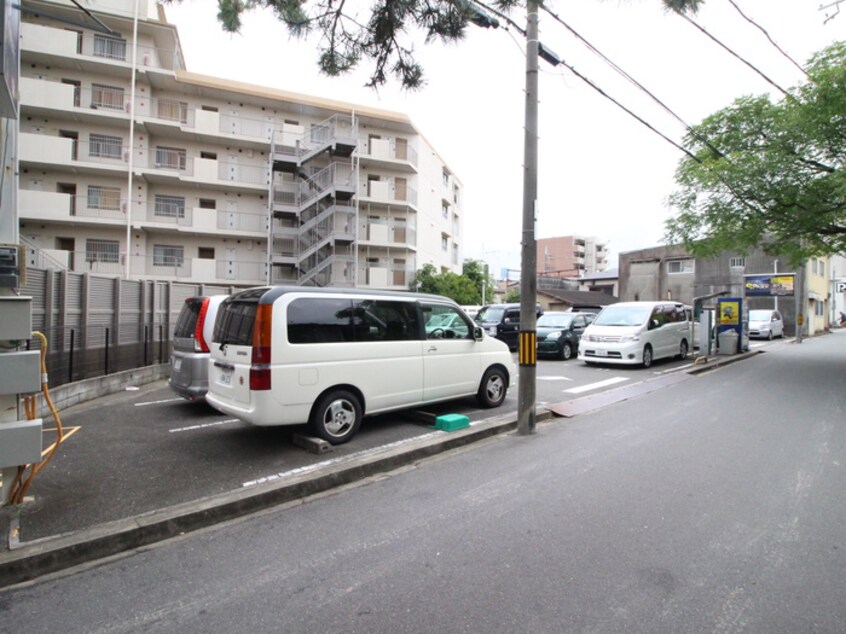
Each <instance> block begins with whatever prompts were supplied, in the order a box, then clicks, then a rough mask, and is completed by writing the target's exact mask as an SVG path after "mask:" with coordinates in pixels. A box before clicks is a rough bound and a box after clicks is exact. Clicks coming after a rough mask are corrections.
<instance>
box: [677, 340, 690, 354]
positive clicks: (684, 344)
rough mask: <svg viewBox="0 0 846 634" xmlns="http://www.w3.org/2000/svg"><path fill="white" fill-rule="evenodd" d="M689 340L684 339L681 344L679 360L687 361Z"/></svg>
mask: <svg viewBox="0 0 846 634" xmlns="http://www.w3.org/2000/svg"><path fill="white" fill-rule="evenodd" d="M687 352H688V350H687V339H682V340H681V343H680V344H679V359H687Z"/></svg>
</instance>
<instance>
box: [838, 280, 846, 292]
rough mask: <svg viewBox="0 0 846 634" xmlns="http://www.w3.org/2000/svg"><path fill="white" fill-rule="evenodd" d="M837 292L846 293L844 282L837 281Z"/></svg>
mask: <svg viewBox="0 0 846 634" xmlns="http://www.w3.org/2000/svg"><path fill="white" fill-rule="evenodd" d="M837 292H838V293H846V282H837Z"/></svg>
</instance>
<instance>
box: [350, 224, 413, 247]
mask: <svg viewBox="0 0 846 634" xmlns="http://www.w3.org/2000/svg"><path fill="white" fill-rule="evenodd" d="M362 220H364V221H363V222H362V223H361V224H360V225H359V226H360V231H359V239H360V241H361V243H362V244H366V245H370V246H401V247H404V248H411V249H413V248H415V247H416V245H417V227H416V226H415V225H413V224H409V223H407V222H397V221H396V220H390V219H387V218H385V219H366V220H365V219H364V218H362Z"/></svg>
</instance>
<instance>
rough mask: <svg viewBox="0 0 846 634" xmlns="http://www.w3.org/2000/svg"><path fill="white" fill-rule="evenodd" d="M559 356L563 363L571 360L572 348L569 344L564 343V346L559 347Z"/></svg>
mask: <svg viewBox="0 0 846 634" xmlns="http://www.w3.org/2000/svg"><path fill="white" fill-rule="evenodd" d="M560 356H561V358H562V359H564V360H565V361H567V360H568V359H572V358H573V346H572V345H570V342H568V341H565V342H564V345H563V346H561V355H560Z"/></svg>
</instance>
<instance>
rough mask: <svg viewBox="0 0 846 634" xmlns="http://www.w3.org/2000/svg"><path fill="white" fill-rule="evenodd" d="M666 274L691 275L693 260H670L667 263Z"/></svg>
mask: <svg viewBox="0 0 846 634" xmlns="http://www.w3.org/2000/svg"><path fill="white" fill-rule="evenodd" d="M667 273H669V274H670V275H677V274H679V273H693V260H670V261H669V262H667Z"/></svg>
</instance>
